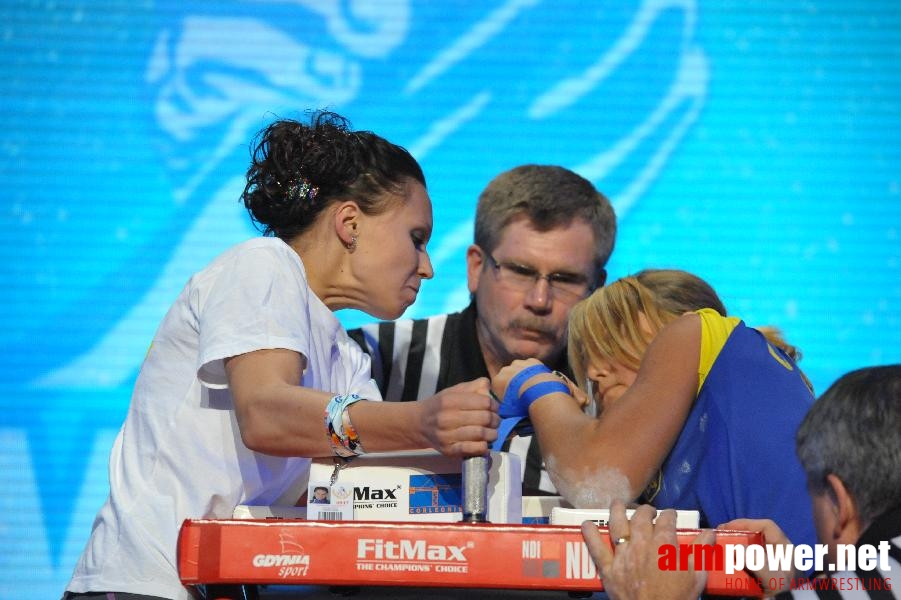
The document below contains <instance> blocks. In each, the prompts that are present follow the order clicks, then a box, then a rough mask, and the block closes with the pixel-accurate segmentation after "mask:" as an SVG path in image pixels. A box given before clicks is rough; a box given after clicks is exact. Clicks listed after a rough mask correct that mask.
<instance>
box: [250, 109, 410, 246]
mask: <svg viewBox="0 0 901 600" xmlns="http://www.w3.org/2000/svg"><path fill="white" fill-rule="evenodd" d="M254 144H255V148H254V149H253V151H252V153H251V164H250V167H249V168H248V169H247V185H246V186H245V187H244V193H243V194H242V198H243V200H244V206H245V207H246V208H247V211H248V212H249V213H250V218H251V219H252V221H253V223H254V225H255V226H256V227H257V229H259V230H260V231H262V232H263V234H264V235H267V236H277V237H279V238H281V239H283V240H290V239H292V238H294V237H296V236H297V235H299V234H301V233H303V232H304V231H306V230H307V229H308V228H309V227H310V226H311V225H312V224H313V222H314V221H315V220H316V217H317V216H318V215H319V213H321V212H322V211H323V210H324V209H325V208H326V207H327V206H329V205H330V204H331V203H333V202H334V201H338V200H347V199H352V200H354V201H356V202H357V204H358V205H359V206H360V209H361V210H362V211H363V212H364V213H366V214H379V213H381V212H383V211H385V210H386V209H387V208H388V207H389V205H390V204H391V202H392V201H393V200H397V199H400V198H403V196H404V186H405V184H406V183H407V182H408V181H409V180H410V179H412V180H415V181H417V182H419V183H421V184H422V185H423V186H425V175H423V173H422V169H421V168H420V166H419V163H417V162H416V159H415V158H413V156H412V155H411V154H410V153H409V152H408V151H407V150H406V149H404V148H402V147H401V146H397V145H395V144H392V143H391V142H389V141H387V140H386V139H384V138H382V137H380V136H378V135H376V134H374V133H372V132H370V131H352V130H351V128H350V122H349V121H348V120H347V119H345V118H344V117H342V116H341V115H338V114H336V113H333V112H329V111H314V112H312V113H310V120H309V123H301V122H299V121H296V120H292V119H279V120H276V121H274V122H273V123H271V124H270V125H268V126H267V127H265V128H263V129H262V130H261V131H260V132H259V133H258V134H257V135H256V137H255V138H254ZM386 193H387V194H390V195H391V196H389V197H386V196H385V194H386ZM392 197H393V198H392Z"/></svg>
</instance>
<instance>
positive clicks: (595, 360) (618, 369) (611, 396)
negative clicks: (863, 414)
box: [493, 270, 815, 543]
mask: <svg viewBox="0 0 901 600" xmlns="http://www.w3.org/2000/svg"><path fill="white" fill-rule="evenodd" d="M569 353H570V363H571V365H572V368H573V372H574V374H575V377H576V381H578V382H579V383H580V384H581V385H583V386H584V388H585V390H586V392H587V393H588V396H589V397H590V398H592V399H593V400H594V401H595V402H596V403H597V405H598V409H599V411H600V414H599V417H598V418H596V419H595V418H591V417H588V416H586V415H585V414H584V413H583V412H582V409H581V407H580V406H579V403H577V402H575V401H574V400H573V399H572V398H571V397H570V394H568V393H567V392H566V391H565V390H564V388H563V387H561V386H560V384H559V381H560V380H559V379H557V377H556V376H555V375H554V374H553V373H551V372H549V371H548V370H547V369H546V368H545V367H544V366H543V365H541V364H540V363H538V362H537V361H518V362H516V363H513V364H511V365H510V366H509V367H508V368H507V369H505V370H504V371H503V372H502V373H501V374H500V376H499V377H498V378H496V379H495V381H494V383H493V385H494V389H495V391H497V392H500V391H505V392H506V394H505V397H504V404H505V405H507V404H509V403H511V402H514V403H515V402H519V404H520V405H527V410H528V415H529V416H530V418H531V421H532V424H533V425H534V427H535V430H536V432H537V434H538V436H539V443H540V445H541V448H542V453H543V455H544V458H545V460H546V462H547V466H548V471H549V472H550V473H551V476H552V477H553V478H554V482H555V484H556V486H557V489H558V490H560V491H561V493H562V494H563V495H564V496H565V497H566V498H567V500H569V501H570V502H571V503H572V504H573V505H575V506H581V507H602V508H603V507H607V506H609V504H610V502H611V501H612V500H615V499H621V500H624V501H627V502H629V501H634V500H638V499H640V500H642V501H644V502H648V503H652V504H654V505H655V506H656V507H658V508H677V509H686V510H689V509H691V510H699V511H700V512H701V515H702V523H703V524H704V525H710V526H715V525H718V524H720V523H723V522H726V521H729V520H732V519H735V518H738V517H747V516H749V515H755V517H759V518H770V519H773V520H775V521H776V522H777V523H778V524H779V526H780V527H782V529H783V530H784V531H786V532H789V536H790V537H791V539H793V540H796V541H797V542H799V543H813V542H814V541H815V535H814V530H813V517H812V515H811V508H810V499H809V497H808V494H807V491H806V487H805V477H804V472H803V470H802V469H801V466H800V464H799V462H798V459H797V458H796V456H795V452H794V435H795V431H796V429H797V427H798V425H799V423H800V422H801V420H802V418H803V417H804V415H805V414H806V413H807V411H808V409H809V407H810V406H811V404H812V403H813V400H814V396H813V392H812V391H811V389H810V386H809V383H808V381H807V379H806V378H805V377H804V375H803V374H802V373H801V371H800V369H799V368H798V366H797V364H796V362H795V361H796V359H797V358H798V354H797V351H796V350H795V349H794V348H792V347H791V346H789V345H788V344H786V343H785V342H784V341H783V340H782V339H781V337H780V336H779V335H778V332H777V331H776V330H774V329H772V328H768V329H767V330H766V331H765V332H764V331H761V330H757V329H753V328H750V327H748V326H747V325H745V323H744V322H742V321H741V320H740V319H738V318H737V317H731V316H726V310H725V307H724V306H723V303H722V301H721V300H720V299H719V297H718V296H717V294H716V292H715V291H714V290H713V289H712V288H711V287H710V286H709V285H708V284H707V283H706V282H704V281H703V280H701V279H700V278H698V277H696V276H694V275H692V274H690V273H686V272H684V271H678V270H646V271H642V272H640V273H638V274H636V275H634V276H631V277H626V278H623V279H620V280H618V281H616V282H614V283H612V284H610V285H609V286H607V287H605V288H601V289H599V290H597V291H595V292H594V293H593V294H592V295H591V296H589V297H588V298H586V299H585V300H583V301H581V302H580V303H579V304H577V305H576V306H575V307H574V308H573V310H572V313H571V314H570V322H569ZM555 380H556V382H555ZM508 383H512V385H511V386H509V387H510V388H511V389H510V390H506V388H507V387H508V385H507V384H508ZM531 388H534V389H531ZM523 400H525V401H523ZM504 411H505V406H502V407H501V412H502V414H503V413H504Z"/></svg>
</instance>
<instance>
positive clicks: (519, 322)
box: [509, 317, 557, 338]
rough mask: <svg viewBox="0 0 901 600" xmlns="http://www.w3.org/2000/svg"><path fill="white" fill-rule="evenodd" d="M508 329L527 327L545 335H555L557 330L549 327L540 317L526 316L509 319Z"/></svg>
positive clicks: (554, 336)
mask: <svg viewBox="0 0 901 600" xmlns="http://www.w3.org/2000/svg"><path fill="white" fill-rule="evenodd" d="M509 328H510V329H528V330H529V331H534V332H536V333H538V334H540V335H543V336H545V337H553V338H556V337H557V331H556V330H555V329H554V328H553V327H549V326H548V324H547V323H545V322H544V321H542V320H540V319H532V318H528V317H520V318H516V319H513V320H512V321H510V325H509Z"/></svg>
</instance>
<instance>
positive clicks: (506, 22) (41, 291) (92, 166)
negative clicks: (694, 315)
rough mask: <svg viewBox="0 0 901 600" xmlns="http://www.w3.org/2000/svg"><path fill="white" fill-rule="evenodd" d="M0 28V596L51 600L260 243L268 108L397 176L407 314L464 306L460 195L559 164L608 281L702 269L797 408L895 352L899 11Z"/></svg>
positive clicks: (49, 14) (294, 11) (102, 17)
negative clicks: (323, 118) (421, 218)
mask: <svg viewBox="0 0 901 600" xmlns="http://www.w3.org/2000/svg"><path fill="white" fill-rule="evenodd" d="M0 22H2V25H0V28H2V32H3V35H2V36H0V48H2V51H0V103H2V111H0V115H2V124H3V134H4V135H3V140H2V142H0V177H2V183H3V189H5V190H6V192H5V194H6V197H5V201H4V204H3V205H4V206H6V209H5V210H3V211H2V219H3V221H2V228H0V252H2V257H0V258H2V260H0V283H2V285H3V290H4V303H3V307H4V308H3V311H2V319H3V321H4V323H3V327H2V328H0V348H2V349H3V350H4V351H3V356H4V357H5V360H4V361H3V362H2V363H0V414H2V415H3V417H2V422H0V597H2V598H16V599H21V598H53V597H58V596H59V595H60V593H61V592H62V590H63V586H64V585H65V582H66V581H67V580H68V577H69V575H70V574H71V570H72V568H73V566H74V563H75V561H76V559H77V557H78V555H79V553H80V552H81V549H82V547H83V545H84V543H85V541H86V539H87V536H88V532H89V530H90V526H91V521H92V519H93V516H94V513H95V512H96V510H97V509H98V508H99V506H100V504H101V503H102V501H103V499H104V498H105V496H106V493H107V478H106V461H107V456H108V452H109V448H110V446H111V444H112V440H113V438H114V437H115V435H116V432H117V430H118V427H119V424H120V423H121V421H122V419H123V417H124V414H125V411H126V409H127V406H128V401H129V397H130V393H131V385H132V383H133V381H134V377H135V375H136V372H137V369H138V367H139V365H140V362H141V359H142V357H143V354H144V352H145V350H146V348H147V346H148V344H149V342H150V339H151V337H152V335H153V332H154V330H155V328H156V326H157V323H158V322H159V320H160V318H161V317H162V315H163V314H164V312H165V311H166V309H167V307H168V305H169V304H170V302H171V301H172V300H173V299H174V298H175V296H176V294H177V293H178V291H179V289H180V288H181V286H182V285H183V284H184V282H185V281H186V280H187V278H188V277H189V276H190V274H191V273H192V272H194V271H195V270H197V269H198V268H200V267H202V266H203V265H204V264H205V263H206V262H207V261H209V260H210V259H211V258H212V257H213V256H215V255H216V254H217V253H219V252H220V251H222V250H223V249H224V248H226V247H227V246H229V245H231V244H233V243H236V242H238V241H241V240H243V239H246V238H247V237H249V236H252V235H256V231H255V230H253V229H252V228H251V226H250V224H249V219H248V218H247V215H246V213H245V211H244V210H243V207H242V205H241V204H240V202H239V195H240V192H241V189H242V187H243V186H242V177H243V173H244V171H245V169H246V166H247V161H248V156H249V146H248V144H249V141H250V140H251V138H252V136H253V134H254V133H255V132H256V131H257V130H258V129H260V127H262V126H263V125H265V124H266V123H268V122H269V121H270V120H271V119H272V118H274V117H276V116H281V117H298V116H301V115H302V112H303V111H304V110H305V109H308V108H321V107H328V108H332V109H334V110H336V111H338V112H340V113H342V114H344V115H346V116H347V117H349V118H350V119H351V121H352V123H353V125H354V126H355V127H356V128H360V129H371V130H374V131H376V132H378V133H380V134H382V135H384V136H386V137H388V138H389V139H391V140H392V141H395V142H397V143H400V144H402V145H404V146H406V147H407V148H408V149H410V151H411V152H412V153H413V154H414V155H415V156H416V157H417V158H418V159H419V160H420V161H421V162H422V164H423V167H424V169H425V171H426V175H427V178H428V182H429V190H430V193H431V196H432V199H433V201H434V206H435V224H436V226H435V234H434V237H433V241H432V242H431V244H430V252H431V256H432V259H433V263H434V266H435V270H436V277H435V279H434V280H432V281H430V282H427V283H426V285H425V286H424V288H423V292H422V294H421V295H420V299H419V301H418V302H417V303H416V304H415V305H414V306H413V307H412V308H411V309H410V310H409V311H408V313H407V316H425V315H429V314H434V313H437V312H443V311H447V310H458V309H460V308H462V307H463V306H465V304H466V302H467V298H468V294H467V291H466V287H465V264H464V251H465V248H466V246H467V245H468V243H469V242H470V241H471V238H472V214H473V209H474V206H475V201H476V198H477V196H478V193H479V191H480V190H481V189H482V188H483V187H484V185H485V184H486V183H487V182H488V181H489V180H490V179H491V178H492V177H493V176H494V175H495V174H497V173H498V172H500V171H502V170H504V169H507V168H510V167H512V166H515V165H517V164H522V163H555V164H561V165H564V166H567V167H569V168H572V169H574V170H576V171H578V172H579V173H581V174H583V175H584V176H585V177H587V178H589V179H591V180H592V181H593V182H595V184H596V185H597V186H598V187H599V188H600V189H601V190H602V191H604V192H605V193H606V194H607V195H608V196H609V197H610V198H611V199H612V200H613V202H614V206H615V208H616V211H617V214H618V217H619V221H620V235H619V238H618V241H617V246H616V250H615V252H614V256H613V259H612V261H611V263H610V265H609V271H610V275H611V277H619V276H622V275H625V274H628V273H631V272H633V271H636V270H638V269H640V268H643V267H678V268H683V269H687V270H690V271H693V272H695V273H697V274H699V275H701V276H702V277H704V278H706V279H707V280H709V281H710V282H711V283H712V284H713V285H714V286H715V287H716V288H717V289H718V291H719V292H720V293H721V295H722V296H723V298H724V300H725V302H726V305H727V307H728V308H729V309H730V311H731V312H732V313H733V314H736V315H739V316H741V317H743V318H744V319H745V320H746V321H747V322H748V323H749V324H751V325H767V324H771V325H777V326H779V327H780V328H782V330H783V331H784V333H785V334H786V336H787V338H788V339H789V341H790V342H792V343H794V344H796V345H797V346H799V347H800V349H801V350H802V352H803V353H804V359H803V360H802V363H801V365H802V367H803V368H804V369H805V370H806V371H807V373H808V375H809V376H810V378H811V379H812V381H813V382H814V384H815V386H816V388H817V391H818V392H822V391H823V390H825V388H826V387H827V386H828V385H829V384H830V383H831V382H832V381H834V380H835V379H836V378H837V377H838V376H839V375H841V374H842V373H844V372H846V371H848V370H850V369H853V368H857V367H860V366H865V365H870V364H875V363H886V362H899V361H901V344H899V340H901V311H899V306H901V276H899V275H901V265H899V259H901V240H899V235H901V197H899V187H901V185H899V177H901V143H899V142H901V136H899V133H901V106H899V98H901V94H899V91H901V66H899V65H901V5H898V4H897V3H894V2H867V3H858V2H852V1H850V0H814V1H805V2H800V1H798V2H795V1H789V2H783V1H780V2H776V1H771V0H757V1H750V2H748V1H743V2H732V1H716V2H713V1H710V2H708V1H703V0H697V1H694V0H683V1H680V2H667V1H664V0H645V1H618V2H577V1H575V0H573V1H571V2H569V1H565V2H564V1H558V2H548V1H544V2H542V1H540V0H491V1H487V2H469V1H464V0H457V1H443V2H432V1H427V0H390V1H389V0H353V1H348V2H322V1H319V0H296V1H294V2H281V1H275V0H273V1H266V0H258V1H249V2H248V1H244V2H237V1H235V2H232V1H223V2H205V3H194V2H174V1H171V0H161V1H156V2H151V1H147V2H133V1H129V2H126V1H123V0H108V1H105V2H74V1H69V0H63V1H61V2H26V1H24V0H11V1H7V2H4V3H3V4H2V6H0ZM340 316H341V318H342V320H343V321H344V323H345V324H346V325H348V326H353V325H358V324H361V323H363V322H366V321H368V320H369V317H367V316H366V315H362V314H359V313H354V312H345V313H342V314H341V315H340ZM773 484H774V485H775V482H774V483H773Z"/></svg>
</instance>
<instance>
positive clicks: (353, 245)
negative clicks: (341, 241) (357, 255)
mask: <svg viewBox="0 0 901 600" xmlns="http://www.w3.org/2000/svg"><path fill="white" fill-rule="evenodd" d="M347 249H348V250H350V251H351V252H353V251H354V250H356V249H357V236H355V235H352V236H350V243H349V244H347Z"/></svg>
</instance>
